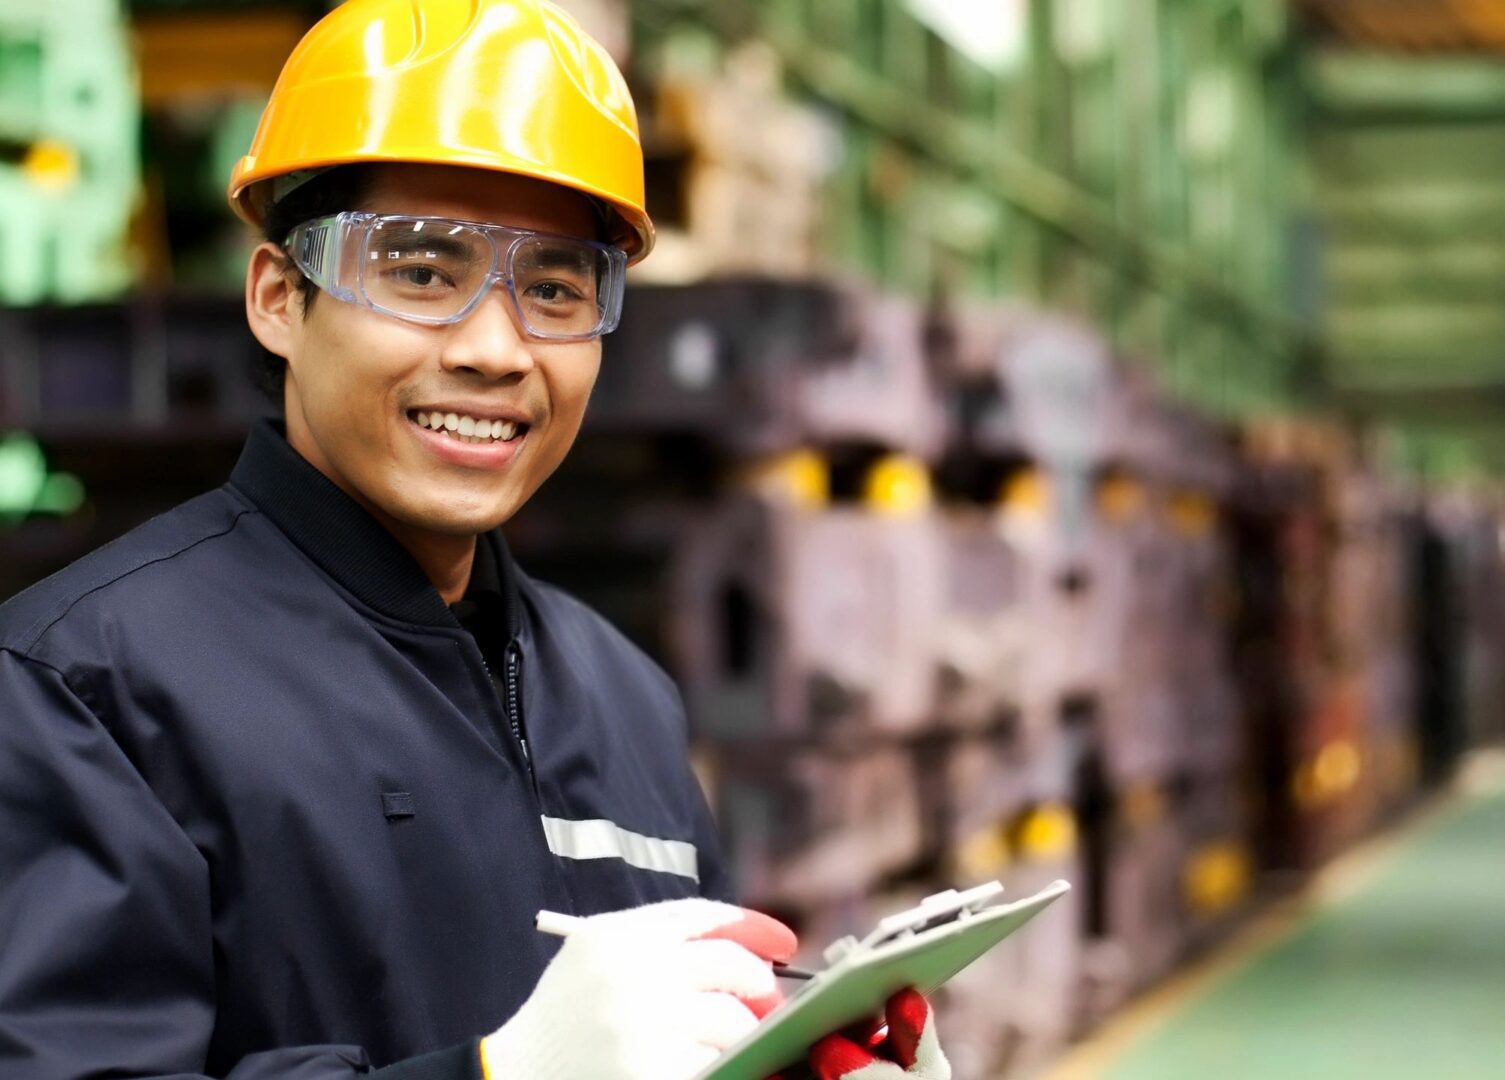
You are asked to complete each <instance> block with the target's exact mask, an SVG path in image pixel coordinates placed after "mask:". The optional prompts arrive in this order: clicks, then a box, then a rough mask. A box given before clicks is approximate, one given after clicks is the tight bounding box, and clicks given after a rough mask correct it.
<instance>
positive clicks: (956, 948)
mask: <svg viewBox="0 0 1505 1080" xmlns="http://www.w3.org/2000/svg"><path fill="white" fill-rule="evenodd" d="M1070 889H1071V886H1070V885H1069V884H1067V883H1066V882H1064V881H1055V882H1052V883H1051V884H1050V885H1047V886H1046V887H1045V888H1044V889H1042V890H1040V891H1039V892H1038V893H1036V894H1035V895H1034V896H1030V897H1026V898H1025V899H1023V900H1015V901H1014V902H1012V903H1007V904H1004V903H995V901H996V900H998V898H999V897H1000V896H1002V894H1003V886H1002V885H1000V884H999V883H998V882H996V881H990V882H988V883H987V884H985V885H979V886H978V887H977V888H975V889H968V890H967V891H965V892H957V891H956V890H955V889H948V890H947V891H946V892H943V893H937V894H936V895H935V896H930V897H927V898H926V899H925V900H923V901H921V903H920V904H919V905H918V906H916V907H913V908H910V909H909V910H908V911H902V912H899V913H897V914H895V915H890V916H888V917H887V918H885V919H883V920H881V921H880V922H879V923H878V926H877V928H876V929H874V930H873V932H872V933H870V934H868V936H867V937H865V938H863V939H862V940H861V941H859V940H857V939H856V938H854V937H847V938H842V939H841V940H840V941H838V942H836V943H835V944H833V945H832V946H831V947H830V948H828V949H827V950H826V961H827V962H828V964H829V965H830V966H829V967H827V968H825V969H823V970H821V971H819V972H817V973H816V975H815V977H814V978H813V979H811V980H810V981H809V982H807V983H805V984H804V985H803V986H802V987H801V988H800V989H799V990H797V991H796V992H795V993H794V994H792V995H791V996H790V997H789V998H788V999H786V1000H785V1001H784V1003H783V1004H781V1005H780V1006H779V1007H778V1008H776V1009H775V1010H774V1011H773V1012H771V1013H769V1014H768V1015H767V1016H766V1017H764V1018H763V1022H762V1023H760V1024H759V1025H758V1026H757V1027H756V1028H754V1029H753V1030H752V1031H751V1032H749V1033H748V1034H747V1035H746V1036H745V1037H744V1038H743V1039H742V1040H741V1041H740V1042H738V1043H737V1044H736V1045H735V1046H733V1047H731V1048H730V1049H728V1050H727V1052H726V1053H724V1054H722V1055H721V1057H719V1058H717V1059H716V1061H715V1062H713V1063H712V1064H711V1065H710V1066H709V1067H707V1068H706V1069H705V1070H703V1071H702V1072H701V1073H700V1074H699V1075H698V1076H697V1077H696V1078H695V1080H766V1078H767V1077H769V1076H771V1075H773V1074H774V1073H776V1072H778V1071H779V1070H780V1069H784V1068H788V1067H789V1066H791V1065H794V1064H797V1063H799V1062H801V1061H803V1060H804V1058H805V1052H806V1051H807V1050H808V1049H809V1048H810V1046H811V1045H812V1044H814V1043H815V1042H816V1041H817V1040H819V1039H820V1038H822V1037H823V1036H825V1035H829V1034H830V1033H831V1032H833V1031H839V1030H840V1029H842V1028H844V1027H846V1026H847V1025H849V1024H854V1023H857V1022H858V1021H861V1020H865V1019H869V1018H871V1017H874V1016H879V1015H881V1014H882V1012H883V1005H884V1003H885V1002H886V1001H887V1000H888V998H889V996H890V995H892V994H893V993H895V992H896V991H898V990H902V989H904V988H905V987H906V986H913V987H914V988H915V989H917V990H919V991H920V993H922V994H929V993H931V992H932V991H933V990H935V989H936V987H938V986H941V985H942V984H943V983H945V982H946V980H947V979H949V978H951V976H953V975H955V974H956V973H957V972H958V971H960V970H961V969H962V968H964V967H966V966H967V965H968V964H970V963H971V962H972V961H973V960H976V959H977V958H978V957H979V956H981V955H982V954H983V953H985V952H987V951H988V950H989V949H991V948H993V947H994V946H995V945H997V944H998V943H999V942H1001V941H1003V939H1004V938H1006V937H1008V936H1009V935H1010V934H1012V933H1013V932H1014V931H1015V930H1017V929H1019V928H1020V927H1021V926H1023V925H1024V924H1025V923H1027V922H1029V921H1030V920H1031V919H1033V918H1034V917H1035V916H1036V915H1038V914H1039V913H1040V912H1041V911H1043V910H1045V908H1046V907H1048V906H1049V905H1050V904H1052V903H1054V902H1055V901H1056V900H1058V899H1060V898H1061V897H1062V896H1064V895H1065V894H1066V893H1067V892H1069V891H1070Z"/></svg>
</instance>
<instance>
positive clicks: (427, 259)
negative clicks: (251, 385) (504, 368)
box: [286, 211, 627, 341]
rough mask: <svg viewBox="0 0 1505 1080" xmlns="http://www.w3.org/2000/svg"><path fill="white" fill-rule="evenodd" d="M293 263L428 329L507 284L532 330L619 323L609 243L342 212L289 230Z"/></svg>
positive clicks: (617, 255) (620, 268) (585, 334)
mask: <svg viewBox="0 0 1505 1080" xmlns="http://www.w3.org/2000/svg"><path fill="white" fill-rule="evenodd" d="M286 246H287V252H288V254H289V255H290V256H291V257H292V260H293V262H294V263H295V264H297V267H298V269H299V270H301V271H303V273H304V274H305V275H307V277H308V278H309V280H310V281H312V282H313V283H314V284H315V285H317V286H318V287H319V288H321V289H323V290H324V291H325V292H327V293H328V294H329V295H330V296H333V297H335V298H336V299H338V300H343V301H345V302H346V303H348V304H360V305H363V306H365V307H368V308H371V309H372V310H373V311H379V312H381V313H382V314H384V315H391V316H393V317H394V318H398V319H405V320H407V321H408V322H414V323H422V324H424V325H427V326H444V325H448V324H451V323H457V322H459V321H460V320H461V319H464V318H465V317H466V316H467V315H469V314H470V313H471V312H472V311H474V310H475V307H476V305H477V304H479V303H480V302H481V300H482V298H483V297H484V296H485V295H486V293H487V292H488V291H489V290H490V289H491V287H492V286H493V285H502V286H505V288H506V290H507V295H508V296H509V297H510V298H511V301H512V307H513V310H514V311H515V312H516V313H517V317H518V320H519V322H521V324H522V326H523V329H524V330H525V331H526V332H527V333H528V335H529V336H530V337H534V338H541V339H544V340H547V341H589V340H590V339H592V338H597V337H600V336H601V335H602V334H609V333H610V332H611V331H613V330H615V329H616V326H617V320H618V319H619V318H620V317H621V314H622V291H623V287H624V284H625V281H626V276H627V256H626V255H625V254H624V253H623V252H622V251H621V250H620V249H619V248H615V247H612V246H611V245H609V244H600V243H596V242H595V241H592V240H582V239H580V238H578V237H573V236H555V235H553V234H550V233H541V232H535V231H533V230H530V229H514V228H509V227H508V226H505V225H489V224H484V223H481V222H475V221H457V220H454V219H451V218H439V217H409V216H405V215H399V214H365V213H354V212H349V211H347V212H345V213H342V214H334V215H333V216H331V217H324V218H316V219H314V220H313V221H305V222H304V223H303V224H301V225H299V226H297V227H296V228H294V229H293V231H292V232H291V233H289V234H288V238H287V245H286Z"/></svg>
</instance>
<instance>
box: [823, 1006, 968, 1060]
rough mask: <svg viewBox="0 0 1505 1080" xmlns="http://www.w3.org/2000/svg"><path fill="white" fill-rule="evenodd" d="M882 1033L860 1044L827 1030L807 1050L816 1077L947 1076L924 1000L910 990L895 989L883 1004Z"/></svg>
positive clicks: (931, 1019) (928, 1010)
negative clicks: (871, 1045) (872, 1042)
mask: <svg viewBox="0 0 1505 1080" xmlns="http://www.w3.org/2000/svg"><path fill="white" fill-rule="evenodd" d="M884 1013H885V1015H886V1016H887V1019H888V1038H887V1039H885V1040H884V1041H883V1042H882V1043H881V1044H879V1045H878V1046H877V1047H876V1048H875V1049H865V1048H863V1047H862V1046H859V1045H858V1044H857V1043H855V1042H853V1041H852V1040H851V1039H849V1038H847V1037H846V1036H844V1035H827V1036H826V1037H825V1038H824V1039H822V1040H821V1041H820V1042H818V1043H816V1044H815V1045H814V1046H813V1047H811V1049H810V1067H811V1068H812V1069H813V1070H814V1071H815V1076H816V1078H817V1080H905V1078H907V1080H951V1063H950V1062H948V1061H947V1060H946V1055H945V1054H943V1053H941V1047H940V1043H939V1042H937V1040H936V1035H935V1018H934V1017H933V1016H932V1015H931V1012H930V1003H929V1002H927V1001H926V1000H925V999H924V998H923V997H921V996H920V994H919V993H917V992H916V991H914V990H900V991H899V992H898V993H897V994H895V995H894V996H893V997H891V998H889V999H888V1005H887V1007H886V1008H885V1009H884Z"/></svg>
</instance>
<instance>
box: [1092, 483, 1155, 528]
mask: <svg viewBox="0 0 1505 1080" xmlns="http://www.w3.org/2000/svg"><path fill="white" fill-rule="evenodd" d="M1144 506H1145V490H1144V485H1143V484H1141V483H1139V481H1137V480H1133V479H1131V478H1129V477H1127V476H1112V477H1109V478H1108V479H1106V480H1104V481H1103V482H1102V483H1100V484H1099V485H1098V486H1097V512H1098V514H1100V515H1101V516H1102V518H1103V519H1104V520H1105V521H1109V522H1111V523H1113V524H1114V525H1122V524H1125V523H1126V522H1129V521H1133V520H1134V519H1135V518H1136V517H1138V516H1139V515H1140V513H1142V512H1143V510H1144Z"/></svg>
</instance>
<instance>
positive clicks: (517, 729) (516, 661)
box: [476, 640, 538, 794]
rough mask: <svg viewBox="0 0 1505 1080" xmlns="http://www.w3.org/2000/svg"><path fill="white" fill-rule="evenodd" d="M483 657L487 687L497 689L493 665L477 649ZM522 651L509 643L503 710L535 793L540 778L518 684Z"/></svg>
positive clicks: (484, 654) (504, 675)
mask: <svg viewBox="0 0 1505 1080" xmlns="http://www.w3.org/2000/svg"><path fill="white" fill-rule="evenodd" d="M476 652H477V653H479V654H480V657H481V670H482V671H484V672H486V685H488V686H491V687H495V686H496V677H495V676H494V675H493V674H492V672H491V664H490V662H489V661H488V660H487V659H486V653H485V652H484V651H483V650H481V649H479V648H478V649H477V650H476ZM522 664H523V658H522V651H521V650H520V649H519V648H518V647H517V642H516V641H515V640H513V641H509V642H508V643H507V653H506V670H505V671H504V672H503V679H502V685H503V687H504V688H505V691H506V692H505V693H504V694H503V695H502V697H503V699H504V700H503V701H502V709H503V711H504V712H505V713H506V714H507V727H508V728H509V729H510V730H511V732H512V738H513V740H514V741H515V742H516V743H517V748H518V750H519V751H521V753H522V757H523V768H525V769H527V770H528V780H529V783H530V786H531V787H532V788H533V790H534V793H535V794H536V793H537V791H538V777H536V776H534V775H533V755H532V753H531V752H529V750H528V739H527V737H526V736H525V735H524V734H523V714H522V701H521V698H522V695H521V694H520V693H519V692H518V682H519V681H520V679H521V677H522Z"/></svg>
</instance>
